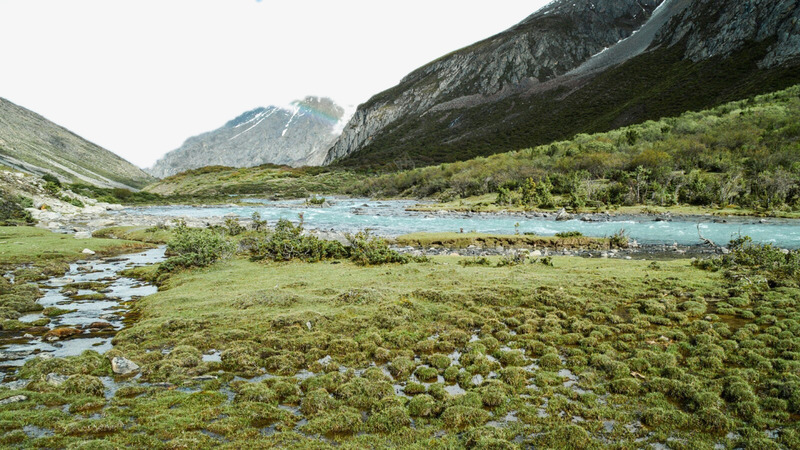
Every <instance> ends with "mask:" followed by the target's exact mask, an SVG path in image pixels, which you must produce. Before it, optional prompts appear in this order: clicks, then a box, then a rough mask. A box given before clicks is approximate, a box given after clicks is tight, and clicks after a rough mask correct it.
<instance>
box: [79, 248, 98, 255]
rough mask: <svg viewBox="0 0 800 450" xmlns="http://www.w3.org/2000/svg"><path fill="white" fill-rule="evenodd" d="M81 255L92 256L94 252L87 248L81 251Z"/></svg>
mask: <svg viewBox="0 0 800 450" xmlns="http://www.w3.org/2000/svg"><path fill="white" fill-rule="evenodd" d="M81 253H83V254H84V255H94V254H95V251H94V250H89V249H88V248H85V249H83V251H81Z"/></svg>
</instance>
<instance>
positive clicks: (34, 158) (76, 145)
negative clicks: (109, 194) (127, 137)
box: [0, 98, 153, 189]
mask: <svg viewBox="0 0 800 450" xmlns="http://www.w3.org/2000/svg"><path fill="white" fill-rule="evenodd" d="M0 164H3V165H6V166H9V167H13V168H16V169H20V170H24V171H26V172H30V173H34V174H39V175H43V174H45V173H50V174H53V175H55V176H57V177H58V178H60V179H62V180H63V181H70V182H82V183H90V184H94V185H97V186H101V187H119V188H130V189H138V188H141V187H144V186H145V185H147V184H148V183H150V182H151V181H152V180H153V179H152V177H151V176H150V175H148V174H146V173H144V172H143V171H142V170H141V169H139V168H138V167H136V166H134V165H133V164H131V163H129V162H128V161H125V160H124V159H122V158H120V157H119V156H117V155H115V154H113V153H111V152H109V151H108V150H106V149H104V148H102V147H99V146H97V145H95V144H93V143H91V142H89V141H87V140H85V139H83V138H81V137H80V136H78V135H76V134H74V133H72V132H71V131H69V130H67V129H65V128H63V127H60V126H58V125H56V124H54V123H53V122H50V121H49V120H47V119H45V118H44V117H42V116H40V115H38V114H36V113H34V112H32V111H30V110H27V109H25V108H23V107H21V106H18V105H15V104H14V103H11V102H10V101H8V100H6V99H3V98H0Z"/></svg>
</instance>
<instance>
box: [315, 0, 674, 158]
mask: <svg viewBox="0 0 800 450" xmlns="http://www.w3.org/2000/svg"><path fill="white" fill-rule="evenodd" d="M661 1H662V0H635V1H619V2H595V1H593V0H577V1H572V0H571V1H569V2H564V1H561V2H559V1H556V2H553V3H551V4H549V5H548V6H545V7H544V8H543V9H541V10H539V11H537V12H535V13H534V14H532V15H531V16H529V17H528V18H526V19H525V20H523V21H522V22H521V23H519V24H518V25H516V26H514V27H512V28H511V29H509V30H507V31H504V32H502V33H500V34H498V35H496V36H493V37H491V38H489V39H486V40H484V41H481V42H478V43H476V44H473V45H471V46H469V47H466V48H464V49H461V50H458V51H456V52H453V53H451V54H449V55H446V56H443V57H442V58H439V59H438V60H436V61H433V62H431V63H429V64H428V65H426V66H423V67H422V68H420V69H417V70H415V71H414V72H412V73H411V74H409V75H408V76H406V77H405V78H403V80H402V81H401V82H400V84H399V85H398V86H397V87H395V88H392V89H390V90H388V91H385V92H383V93H380V94H378V95H376V96H374V97H373V98H372V99H370V100H369V101H368V102H367V103H366V104H364V105H362V106H360V107H359V108H358V110H357V111H356V113H355V115H354V117H353V118H352V119H351V120H350V122H349V123H348V124H347V126H346V127H345V129H344V131H343V132H342V136H341V137H340V138H339V139H338V141H337V142H336V144H335V145H334V146H333V148H331V150H330V152H329V153H328V155H327V157H326V158H325V163H326V164H329V163H331V162H333V161H334V160H336V159H338V158H341V157H344V156H347V155H349V154H351V153H353V152H354V151H356V150H358V149H360V148H361V147H362V146H364V145H367V144H369V143H370V141H371V140H372V138H373V135H374V134H376V133H380V132H381V131H382V130H383V129H384V128H385V127H386V126H387V125H389V124H391V123H392V122H395V121H396V120H398V119H400V118H402V117H404V116H408V115H419V114H423V113H424V112H425V111H427V110H428V109H430V108H432V107H434V106H435V105H438V104H443V103H446V102H448V101H452V100H454V99H458V98H464V97H465V96H493V95H496V94H498V93H501V92H502V91H506V92H507V93H511V92H513V91H516V90H519V89H521V88H525V87H528V86H535V85H537V84H539V83H541V82H545V81H547V80H550V79H552V78H555V77H556V76H558V75H562V74H564V73H566V72H568V71H569V70H571V69H573V68H575V67H577V66H578V65H580V64H581V63H582V62H584V61H586V60H588V59H589V58H590V57H591V56H592V55H594V54H597V53H598V52H600V51H601V50H602V49H604V48H606V47H609V46H611V45H613V44H614V43H616V42H619V41H620V40H622V39H624V38H626V37H628V36H630V35H631V33H633V32H634V31H635V30H636V29H638V28H639V27H640V26H641V25H642V24H643V23H644V22H645V21H646V20H647V19H648V18H649V17H650V14H652V12H653V11H654V10H655V8H656V7H658V5H659V4H661Z"/></svg>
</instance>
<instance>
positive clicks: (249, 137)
mask: <svg viewBox="0 0 800 450" xmlns="http://www.w3.org/2000/svg"><path fill="white" fill-rule="evenodd" d="M343 115H344V109H343V108H342V107H340V106H338V105H337V104H336V103H334V102H333V100H331V99H328V98H319V97H306V98H305V99H304V100H302V101H297V102H294V103H293V104H292V105H291V107H290V108H279V107H276V106H270V107H268V108H257V109H254V110H252V111H248V112H246V113H244V114H242V115H240V116H239V117H237V118H235V119H233V120H231V121H230V122H228V123H226V124H225V125H224V126H223V127H221V128H218V129H216V130H214V131H210V132H208V133H204V134H201V135H199V136H195V137H191V138H189V139H187V140H186V142H185V143H184V144H183V145H182V146H181V147H180V148H178V149H176V150H173V151H171V152H169V153H167V154H166V155H165V156H164V157H163V158H161V159H160V160H159V161H158V162H156V164H155V165H154V166H153V167H152V168H151V169H148V172H149V173H150V174H152V175H154V176H156V177H159V178H165V177H168V176H170V175H174V174H176V173H179V172H183V171H185V170H189V169H196V168H199V167H205V166H229V167H253V166H258V165H262V164H277V165H287V166H293V167H297V166H304V165H308V166H318V165H321V164H322V162H323V161H324V159H325V156H326V154H327V151H328V148H330V146H331V145H332V143H333V142H334V141H335V140H336V138H337V137H338V133H337V125H338V123H339V121H340V120H342V116H343Z"/></svg>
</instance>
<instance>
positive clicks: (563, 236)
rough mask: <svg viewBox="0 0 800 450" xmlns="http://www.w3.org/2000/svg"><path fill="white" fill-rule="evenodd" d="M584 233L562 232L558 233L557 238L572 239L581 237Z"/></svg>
mask: <svg viewBox="0 0 800 450" xmlns="http://www.w3.org/2000/svg"><path fill="white" fill-rule="evenodd" d="M581 236H583V233H581V232H580V231H562V232H560V233H556V237H560V238H570V237H581Z"/></svg>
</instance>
